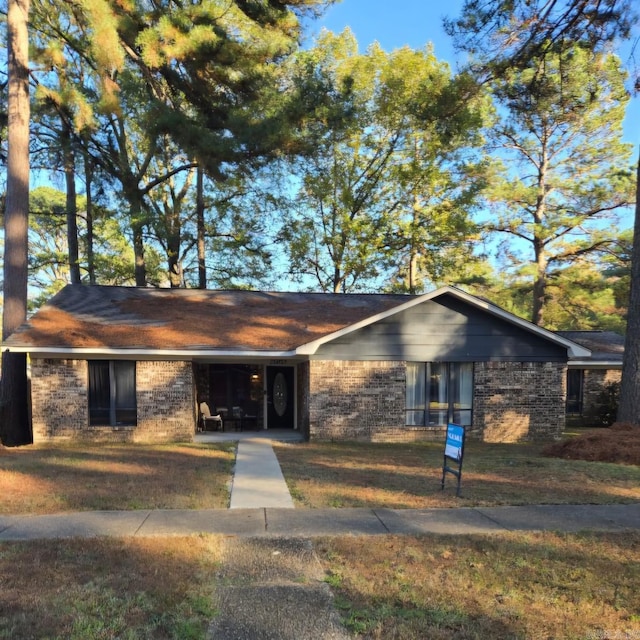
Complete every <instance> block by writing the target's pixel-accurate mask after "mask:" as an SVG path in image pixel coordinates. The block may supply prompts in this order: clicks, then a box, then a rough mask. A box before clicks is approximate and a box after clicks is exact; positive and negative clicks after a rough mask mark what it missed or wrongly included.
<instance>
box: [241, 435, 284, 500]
mask: <svg viewBox="0 0 640 640" xmlns="http://www.w3.org/2000/svg"><path fill="white" fill-rule="evenodd" d="M230 508H231V509H259V508H277V509H293V499H292V498H291V494H290V493H289V488H288V487H287V483H286V482H285V480H284V476H283V475H282V471H281V469H280V464H279V463H278V459H277V458H276V454H275V453H274V451H273V447H272V446H271V443H270V442H269V441H268V440H265V439H263V438H251V439H249V440H243V441H241V442H240V443H239V444H238V452H237V454H236V466H235V470H234V475H233V485H232V487H231V502H230Z"/></svg>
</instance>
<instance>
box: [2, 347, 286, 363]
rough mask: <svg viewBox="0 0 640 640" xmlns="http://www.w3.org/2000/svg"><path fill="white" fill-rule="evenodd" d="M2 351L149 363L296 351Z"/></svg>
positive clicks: (275, 355)
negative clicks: (144, 360)
mask: <svg viewBox="0 0 640 640" xmlns="http://www.w3.org/2000/svg"><path fill="white" fill-rule="evenodd" d="M2 350H3V351H11V352H13V353H29V354H32V355H38V356H40V357H42V358H47V357H56V358H59V357H61V356H66V357H68V358H79V359H87V358H88V357H91V356H100V357H105V356H107V357H114V358H118V357H120V358H121V357H140V358H148V359H152V360H158V359H163V358H166V359H178V358H182V359H186V360H200V359H202V358H272V359H280V358H292V357H294V356H295V355H296V353H295V351H248V350H247V351H243V350H237V349H236V350H233V349H225V350H222V349H219V350H218V349H202V350H198V349H136V348H130V349H113V348H100V347H96V348H91V347H83V348H68V347H29V346H15V347H14V346H11V347H8V346H6V345H3V346H2Z"/></svg>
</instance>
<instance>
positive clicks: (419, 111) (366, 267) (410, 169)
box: [280, 30, 486, 292]
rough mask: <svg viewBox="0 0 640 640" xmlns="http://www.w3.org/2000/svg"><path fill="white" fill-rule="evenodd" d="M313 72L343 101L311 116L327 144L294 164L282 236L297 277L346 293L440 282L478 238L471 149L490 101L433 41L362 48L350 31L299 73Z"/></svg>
mask: <svg viewBox="0 0 640 640" xmlns="http://www.w3.org/2000/svg"><path fill="white" fill-rule="evenodd" d="M305 73H306V76H305ZM310 76H311V77H313V78H316V79H319V81H320V82H322V83H324V85H325V86H327V87H329V91H328V93H327V95H328V96H329V97H330V101H331V102H330V104H326V103H325V104H324V105H323V108H322V109H320V110H318V111H317V112H316V115H317V117H318V118H319V119H318V120H317V121H316V122H315V123H313V122H310V123H307V125H308V126H307V130H308V131H309V132H311V139H312V140H313V142H314V144H315V150H314V151H313V152H312V153H310V154H309V155H308V156H306V157H304V158H302V159H299V160H298V161H297V162H296V163H295V164H294V165H293V169H292V172H293V174H294V175H296V176H297V179H296V180H294V181H293V183H292V185H291V186H290V189H292V190H293V191H294V197H293V199H292V202H291V203H290V204H289V207H288V211H287V215H286V217H285V220H284V224H283V227H282V231H281V234H280V238H281V239H282V240H283V241H284V242H285V245H286V249H287V253H288V256H289V260H290V265H291V267H290V268H291V273H292V274H293V276H294V278H297V279H298V280H299V282H301V283H302V282H309V279H311V281H313V283H314V285H315V286H319V287H320V288H321V289H323V290H325V291H335V292H340V291H343V292H344V291H357V290H367V289H371V288H372V287H379V286H380V285H381V284H382V283H384V282H385V281H388V280H392V281H395V282H396V283H397V286H396V288H403V287H406V290H416V289H418V288H422V287H423V286H424V282H425V281H436V280H440V279H441V278H442V276H443V272H444V271H445V270H446V269H447V266H448V261H449V262H452V263H453V262H455V261H456V260H458V259H459V258H460V255H461V253H462V247H464V245H465V242H466V240H467V239H468V238H469V236H470V235H472V234H473V225H472V223H471V221H470V219H469V217H468V214H469V211H470V210H471V208H472V204H473V201H474V197H475V195H476V193H477V190H478V189H479V187H480V186H481V184H482V169H481V165H480V164H479V163H478V162H477V160H475V159H474V158H473V154H471V158H470V157H469V155H467V156H466V157H464V158H463V155H462V151H463V150H466V151H467V152H468V151H469V149H470V147H471V146H472V144H473V143H474V142H476V141H477V128H478V126H479V125H480V124H481V122H482V118H483V114H484V111H485V110H486V104H484V103H483V101H482V100H481V99H475V100H471V99H469V95H468V92H467V91H466V89H467V87H466V85H465V82H463V80H462V79H460V78H453V77H452V75H451V73H450V71H449V69H448V67H447V66H446V65H445V64H443V63H440V62H438V61H437V60H436V59H435V57H434V55H433V52H432V50H431V49H430V48H426V49H424V50H420V51H415V50H411V49H409V48H403V49H399V50H397V51H393V52H391V53H386V52H384V51H383V50H382V49H381V48H380V47H379V46H378V45H372V46H371V47H370V48H369V49H368V50H367V51H366V53H364V54H359V53H358V48H357V43H356V41H355V38H354V36H353V34H352V33H351V32H350V31H349V30H346V31H345V32H343V33H342V34H340V35H335V34H332V33H328V32H325V33H324V34H323V35H322V37H321V38H320V40H319V42H318V44H317V46H316V47H315V48H314V49H312V50H310V51H308V52H304V53H303V54H302V55H301V56H300V57H299V60H298V76H297V77H298V79H299V78H300V77H306V78H309V77H310ZM409 270H411V271H412V274H413V275H412V277H409V276H408V272H409ZM405 281H406V284H404V285H402V284H400V283H402V282H405Z"/></svg>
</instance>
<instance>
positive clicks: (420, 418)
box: [405, 411, 424, 427]
mask: <svg viewBox="0 0 640 640" xmlns="http://www.w3.org/2000/svg"><path fill="white" fill-rule="evenodd" d="M406 413H407V416H406V419H405V420H406V421H405V424H406V425H408V426H410V427H421V426H424V411H407V412H406Z"/></svg>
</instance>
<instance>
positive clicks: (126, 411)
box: [113, 360, 137, 425]
mask: <svg viewBox="0 0 640 640" xmlns="http://www.w3.org/2000/svg"><path fill="white" fill-rule="evenodd" d="M113 373H114V376H115V381H116V385H115V388H116V397H115V413H116V424H129V425H131V424H136V421H137V415H136V414H137V412H136V363H135V362H129V361H126V360H116V361H114V363H113Z"/></svg>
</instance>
